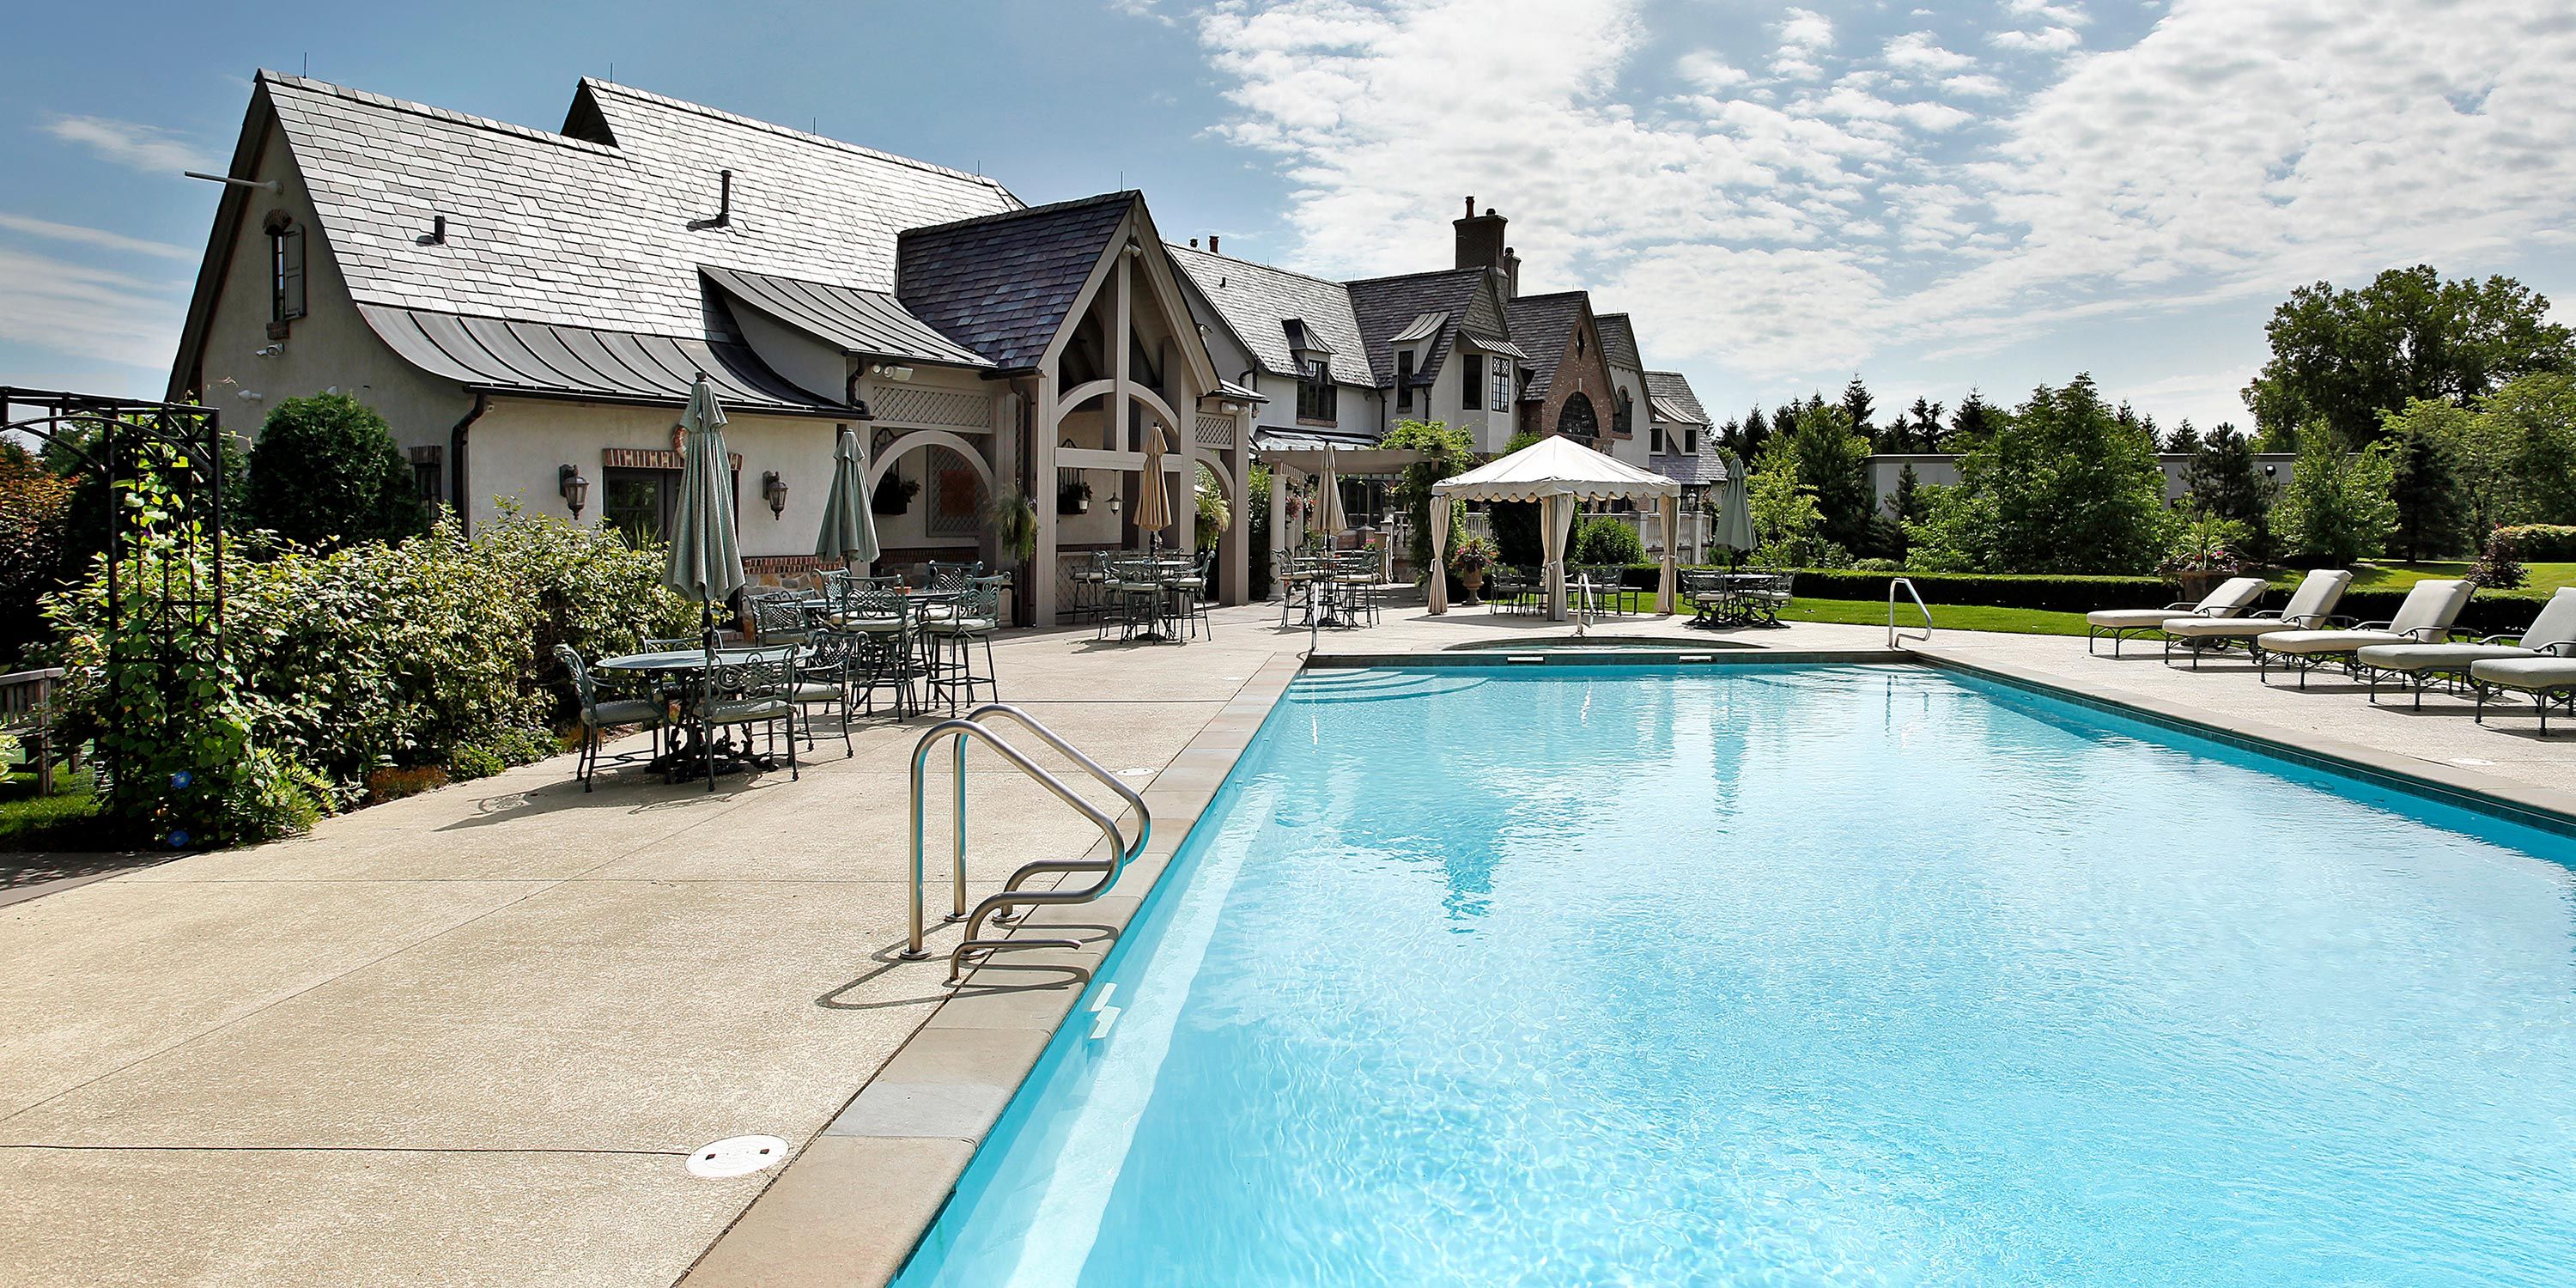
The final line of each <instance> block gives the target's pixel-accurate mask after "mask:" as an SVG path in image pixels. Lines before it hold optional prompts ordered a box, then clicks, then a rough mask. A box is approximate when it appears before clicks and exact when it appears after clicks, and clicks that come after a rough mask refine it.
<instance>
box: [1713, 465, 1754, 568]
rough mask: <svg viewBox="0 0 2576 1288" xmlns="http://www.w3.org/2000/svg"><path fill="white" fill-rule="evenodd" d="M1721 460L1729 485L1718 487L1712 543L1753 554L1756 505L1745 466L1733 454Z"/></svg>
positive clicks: (1722, 484)
mask: <svg viewBox="0 0 2576 1288" xmlns="http://www.w3.org/2000/svg"><path fill="white" fill-rule="evenodd" d="M1718 459H1719V460H1721V461H1723V462H1725V465H1726V481H1725V482H1723V483H1720V484H1718V485H1717V524H1716V529H1715V530H1714V531H1712V532H1710V533H1709V537H1708V539H1709V543H1710V544H1711V545H1720V546H1724V547H1726V548H1727V549H1729V550H1733V551H1736V552H1738V553H1741V552H1743V551H1746V550H1751V549H1752V548H1753V547H1754V544H1755V542H1754V539H1753V502H1752V500H1751V499H1750V498H1749V497H1747V496H1746V494H1745V491H1744V462H1742V461H1740V460H1737V459H1736V458H1735V454H1734V453H1732V452H1726V453H1721V454H1720V455H1719V457H1718Z"/></svg>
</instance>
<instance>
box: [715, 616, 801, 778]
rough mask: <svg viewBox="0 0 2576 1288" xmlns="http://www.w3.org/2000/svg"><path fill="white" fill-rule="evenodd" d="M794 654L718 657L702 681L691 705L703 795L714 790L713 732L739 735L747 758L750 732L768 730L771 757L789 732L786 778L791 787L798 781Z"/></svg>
mask: <svg viewBox="0 0 2576 1288" xmlns="http://www.w3.org/2000/svg"><path fill="white" fill-rule="evenodd" d="M797 712H798V708H797V705H796V650H795V649H793V648H777V649H759V650H756V651H751V652H742V653H728V654H722V655H719V656H718V657H717V659H716V663H715V665H713V666H710V667H708V668H707V669H706V672H705V674H704V676H703V677H702V678H701V680H700V683H699V686H698V693H697V700H696V701H695V702H694V703H692V704H691V709H690V712H689V715H690V718H691V719H693V720H694V721H695V722H696V723H697V726H698V745H699V747H700V748H701V749H703V751H704V752H705V754H706V756H707V758H708V764H707V766H706V768H707V790H708V791H709V792H713V791H714V790H715V789H716V775H715V764H714V757H715V748H716V740H715V732H716V730H718V729H726V728H739V729H741V730H742V731H743V739H744V747H743V752H742V754H743V755H744V756H745V757H746V758H748V756H749V751H750V737H751V730H752V728H753V727H754V726H760V727H765V728H766V729H767V730H768V738H769V751H768V753H767V754H769V755H771V756H775V755H777V754H778V741H779V739H778V731H779V729H780V728H781V727H782V726H783V727H784V728H785V729H786V731H787V777H788V779H789V780H790V781H794V780H796V779H798V778H800V777H802V775H801V774H800V773H799V772H798V770H797V764H796V723H797Z"/></svg>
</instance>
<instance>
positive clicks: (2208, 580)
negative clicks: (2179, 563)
mask: <svg viewBox="0 0 2576 1288" xmlns="http://www.w3.org/2000/svg"><path fill="white" fill-rule="evenodd" d="M2235 575H2236V574H2234V573H2232V572H2229V571H2227V570H2226V569H2224V568H2198V569H2193V570H2191V571H2189V572H2178V573H2175V574H2174V575H2173V579H2174V584H2175V585H2177V586H2180V587H2182V594H2181V595H2179V596H2177V597H2176V598H2179V599H2187V600H2190V601H2191V602H2193V603H2195V604H2197V603H2199V602H2200V601H2201V600H2203V599H2206V598H2208V597H2209V592H2211V591H2213V590H2216V589H2218V587H2219V584H2220V583H2221V582H2224V581H2226V580H2227V579H2228V578H2230V577H2233V576H2235Z"/></svg>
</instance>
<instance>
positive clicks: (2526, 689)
mask: <svg viewBox="0 0 2576 1288" xmlns="http://www.w3.org/2000/svg"><path fill="white" fill-rule="evenodd" d="M2558 593H2559V594H2561V595H2564V594H2567V593H2568V592H2566V591H2563V590H2562V591H2560V592H2558ZM2469 684H2470V687H2472V688H2475V689H2476V690H2477V691H2478V723H2479V724H2485V723H2486V722H2487V690H2488V689H2489V688H2491V687H2492V688H2498V689H2512V690H2514V691H2516V692H2519V693H2528V694H2530V695H2531V705H2533V706H2535V707H2538V708H2540V736H2541V737H2543V738H2546V737H2548V736H2549V704H2550V703H2551V702H2553V701H2556V702H2570V703H2576V657H2551V656H2547V655H2543V656H2540V657H2504V658H2491V659H2489V660H2487V661H2484V662H2471V663H2469Z"/></svg>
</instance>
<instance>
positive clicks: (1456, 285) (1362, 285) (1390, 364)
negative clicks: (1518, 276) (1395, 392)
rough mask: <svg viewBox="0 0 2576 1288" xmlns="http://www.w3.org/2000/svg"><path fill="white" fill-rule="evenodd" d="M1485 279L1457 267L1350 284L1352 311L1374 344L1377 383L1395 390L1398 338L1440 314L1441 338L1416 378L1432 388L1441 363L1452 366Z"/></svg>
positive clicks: (1370, 345)
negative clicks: (1461, 332)
mask: <svg viewBox="0 0 2576 1288" xmlns="http://www.w3.org/2000/svg"><path fill="white" fill-rule="evenodd" d="M1485 278H1486V273H1485V270H1483V269H1481V268H1452V269H1444V270H1441V271H1439V272H1434V273H1406V274H1404V275H1402V276H1399V277H1372V278H1368V279H1366V280H1363V281H1357V282H1352V283H1350V285H1349V289H1350V293H1351V311H1352V312H1353V313H1354V314H1356V315H1357V316H1358V318H1359V328H1360V334H1361V335H1362V336H1364V337H1366V339H1367V342H1368V349H1367V352H1368V362H1369V371H1370V373H1371V381H1372V383H1374V384H1376V385H1377V386H1378V387H1379V388H1381V389H1384V388H1391V387H1393V385H1394V384H1395V337H1397V336H1399V335H1403V334H1404V333H1405V332H1406V331H1407V330H1409V329H1411V327H1412V326H1413V324H1414V322H1415V321H1417V320H1418V319H1420V318H1421V317H1422V316H1423V315H1424V314H1426V313H1439V314H1442V315H1444V316H1443V317H1442V319H1441V321H1440V323H1439V326H1438V328H1437V335H1436V337H1435V338H1434V339H1433V340H1432V341H1431V348H1430V350H1429V351H1428V352H1427V353H1425V354H1424V355H1423V360H1422V362H1421V364H1420V365H1418V366H1417V367H1415V368H1414V373H1413V378H1414V381H1415V383H1417V384H1426V385H1427V384H1429V383H1431V380H1432V377H1434V376H1435V375H1437V374H1439V371H1440V364H1441V363H1443V362H1446V361H1448V359H1449V350H1450V349H1451V348H1453V347H1454V346H1455V345H1456V343H1457V338H1458V326H1459V323H1460V322H1461V321H1463V320H1464V319H1465V318H1466V316H1467V308H1468V306H1469V305H1471V304H1473V303H1474V302H1475V299H1476V287H1477V285H1478V284H1479V283H1482V282H1483V281H1484V280H1485ZM1408 343H1410V342H1408Z"/></svg>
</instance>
